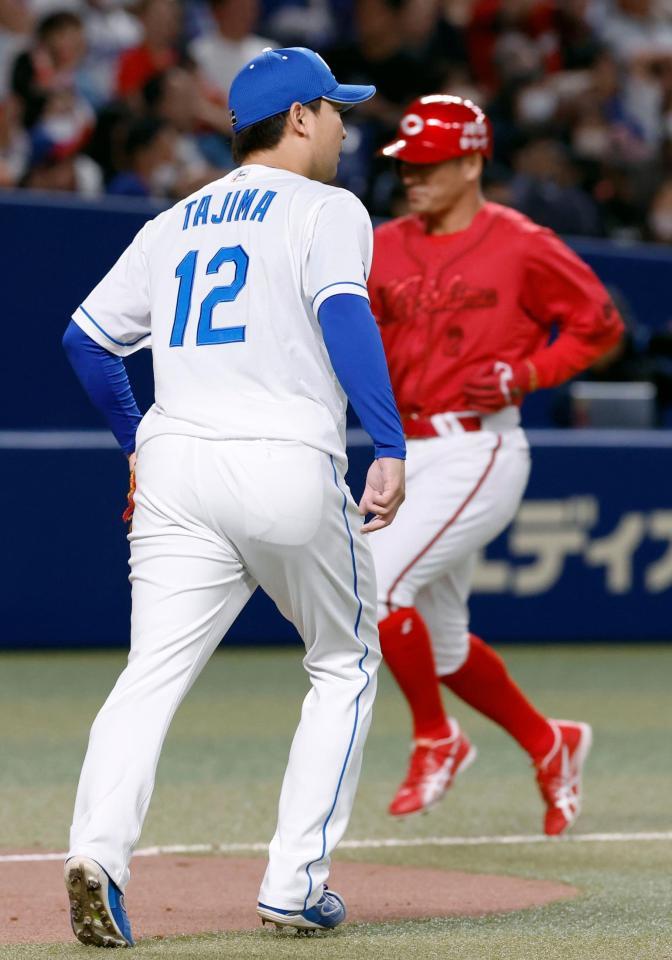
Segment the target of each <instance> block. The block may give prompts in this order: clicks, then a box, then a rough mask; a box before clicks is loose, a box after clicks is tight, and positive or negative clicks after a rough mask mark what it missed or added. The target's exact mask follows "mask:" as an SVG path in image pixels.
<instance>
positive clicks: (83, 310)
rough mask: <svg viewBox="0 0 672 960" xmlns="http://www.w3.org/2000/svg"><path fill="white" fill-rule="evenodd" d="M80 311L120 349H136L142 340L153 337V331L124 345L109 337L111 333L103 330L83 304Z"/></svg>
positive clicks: (122, 342) (120, 341) (121, 341)
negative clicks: (136, 345)
mask: <svg viewBox="0 0 672 960" xmlns="http://www.w3.org/2000/svg"><path fill="white" fill-rule="evenodd" d="M79 309H80V310H81V311H82V313H83V314H84V316H86V317H88V318H89V320H90V321H91V323H92V324H93V325H94V327H96V328H97V329H98V330H100V332H101V333H102V334H103V336H104V337H107V339H108V340H111V341H112V343H116V345H117V346H118V347H134V346H135V344H136V343H140V341H141V340H144V339H145V338H146V337H151V335H152V334H151V331H150V332H149V333H143V335H142V336H141V337H138V339H137V340H130V341H128V342H127V343H124V341H123V340H115V339H114V337H111V336H110V335H109V333H107V332H106V331H105V330H103V328H102V327H101V325H100V324H99V323H96V321H95V320H94V319H93V317H92V316H91V314H90V313H89V312H88V310H85V309H84V307H83V306H82V305H81V303H80V305H79Z"/></svg>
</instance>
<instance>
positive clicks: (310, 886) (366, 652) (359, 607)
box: [303, 457, 371, 910]
mask: <svg viewBox="0 0 672 960" xmlns="http://www.w3.org/2000/svg"><path fill="white" fill-rule="evenodd" d="M330 460H331V468H332V470H333V472H334V483H335V484H336V487H337V489H338V490H339V492H340V493H341V495H342V497H343V507H342V511H341V512H342V513H343V520H344V521H345V529H346V530H347V533H348V540H349V542H350V557H351V559H352V587H353V592H354V595H355V599H356V600H357V616H356V617H355V625H354V634H355V637H356V638H357V640H358V641H359V642H360V643H361V644H362V646H363V647H364V653H363V654H362V657H361V659H360V661H359V663H358V667H359V669H360V670H361V671H362V673H363V674H364V676H365V677H366V680H365V682H364V686H363V687H362V689H361V690H360V691H359V693H358V694H357V699H356V700H355V721H354V723H353V726H352V734H351V736H350V743H349V744H348V750H347V752H346V754H345V760H344V761H343V766H342V768H341V773H340V776H339V778H338V784H337V786H336V793H335V795H334V802H333V803H332V805H331V809H330V811H329V813H328V814H327V818H326V820H325V821H324V824H323V826H322V852H321V853H320V856H319V857H317V858H316V859H315V860H311V862H310V863H309V864H308V865H307V867H306V873H307V875H308V893H307V894H306V899H305V900H304V902H303V909H304V910H306V909H307V908H308V900H309V898H310V894H311V893H312V890H313V877H312V875H311V872H310V868H311V867H312V866H314V864H316V863H319V862H320V861H321V860H323V859H324V856H325V853H326V851H327V827H328V826H329V821H330V820H331V818H332V816H333V814H334V810H335V809H336V804H337V802H338V797H339V794H340V792H341V785H342V783H343V777H344V776H345V771H346V770H347V767H348V762H349V760H350V754H351V753H352V746H353V744H354V742H355V735H356V733H357V726H358V724H359V701H360V699H361V696H362V694H363V693H364V691H365V690H366V688H367V687H368V685H369V683H370V682H371V677H370V675H369V674H368V673H367V671H366V669H365V667H364V661H365V660H366V658H367V656H368V655H369V648H368V646H367V644H366V643H365V642H364V641H363V640H360V637H359V624H360V622H361V619H362V609H363V608H362V601H361V599H360V596H359V588H358V583H357V561H356V560H355V542H354V540H353V537H352V530H351V529H350V524H349V522H348V514H347V508H348V498H347V495H346V493H345V491H344V490H341V487H340V484H339V482H338V474H337V472H336V465H335V463H334V458H333V457H330Z"/></svg>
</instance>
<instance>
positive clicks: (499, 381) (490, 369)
mask: <svg viewBox="0 0 672 960" xmlns="http://www.w3.org/2000/svg"><path fill="white" fill-rule="evenodd" d="M535 380H536V370H535V368H534V365H533V364H532V363H531V361H529V360H523V361H521V362H520V363H517V364H515V365H514V366H511V364H509V363H504V361H502V360H497V361H495V363H493V364H488V365H487V366H486V367H483V369H482V370H480V371H479V372H478V373H477V374H475V375H474V376H473V377H472V379H471V380H469V381H468V382H467V383H466V384H465V386H464V396H465V400H466V401H467V404H468V406H469V409H470V410H476V411H477V412H479V413H495V412H496V411H497V410H501V409H502V407H508V406H510V405H511V404H513V403H516V404H519V403H520V402H521V401H522V399H523V397H524V396H525V394H527V393H530V392H531V391H532V390H534V389H535V388H536V383H535V382H534V381H535Z"/></svg>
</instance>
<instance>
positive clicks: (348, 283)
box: [311, 280, 369, 306]
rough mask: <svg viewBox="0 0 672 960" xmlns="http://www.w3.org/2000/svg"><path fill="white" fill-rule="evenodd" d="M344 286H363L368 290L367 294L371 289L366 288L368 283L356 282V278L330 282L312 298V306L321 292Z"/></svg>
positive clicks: (363, 288)
mask: <svg viewBox="0 0 672 960" xmlns="http://www.w3.org/2000/svg"><path fill="white" fill-rule="evenodd" d="M343 286H347V287H361V288H362V290H366V292H367V294H368V292H369V291H368V290H367V288H366V285H365V284H363V283H355V282H354V280H338V281H337V282H336V283H328V284H327V285H326V287H322V289H321V290H318V291H317V293H316V294H315V296H314V297H313V299H312V300H311V306H312V304H313V303H315V301H316V300H317V298H318V297H319V295H320V294H321V293H324V291H325V290H328V289H329V287H343Z"/></svg>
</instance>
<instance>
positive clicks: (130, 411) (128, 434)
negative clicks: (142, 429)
mask: <svg viewBox="0 0 672 960" xmlns="http://www.w3.org/2000/svg"><path fill="white" fill-rule="evenodd" d="M63 348H64V350H65V352H66V354H67V355H68V360H69V361H70V363H71V364H72V367H73V369H74V371H75V373H76V374H77V376H78V377H79V382H80V383H81V385H82V386H83V387H84V389H85V390H86V392H87V394H88V396H89V399H90V400H91V402H92V403H93V405H94V407H96V409H97V410H99V411H100V413H102V415H103V416H104V417H105V420H106V421H107V424H108V426H109V428H110V430H111V431H112V433H113V434H114V435H115V437H116V438H117V441H118V443H119V446H120V447H121V449H122V450H123V451H124V453H125V454H127V455H128V454H130V453H133V451H134V450H135V432H136V430H137V429H138V424H139V423H140V421H141V420H142V414H141V413H140V411H139V410H138V405H137V403H136V402H135V397H134V396H133V391H132V390H131V385H130V383H129V382H128V376H127V374H126V367H125V366H124V361H123V360H122V359H121V357H116V356H115V355H114V354H113V353H110V352H109V350H106V349H105V348H104V347H101V346H100V345H99V344H97V343H96V342H95V340H92V339H91V337H89V336H88V335H87V334H86V333H84V331H83V330H82V329H81V327H78V326H77V324H76V323H75V322H74V321H73V320H71V321H70V323H69V324H68V326H67V329H66V331H65V334H64V335H63Z"/></svg>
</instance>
